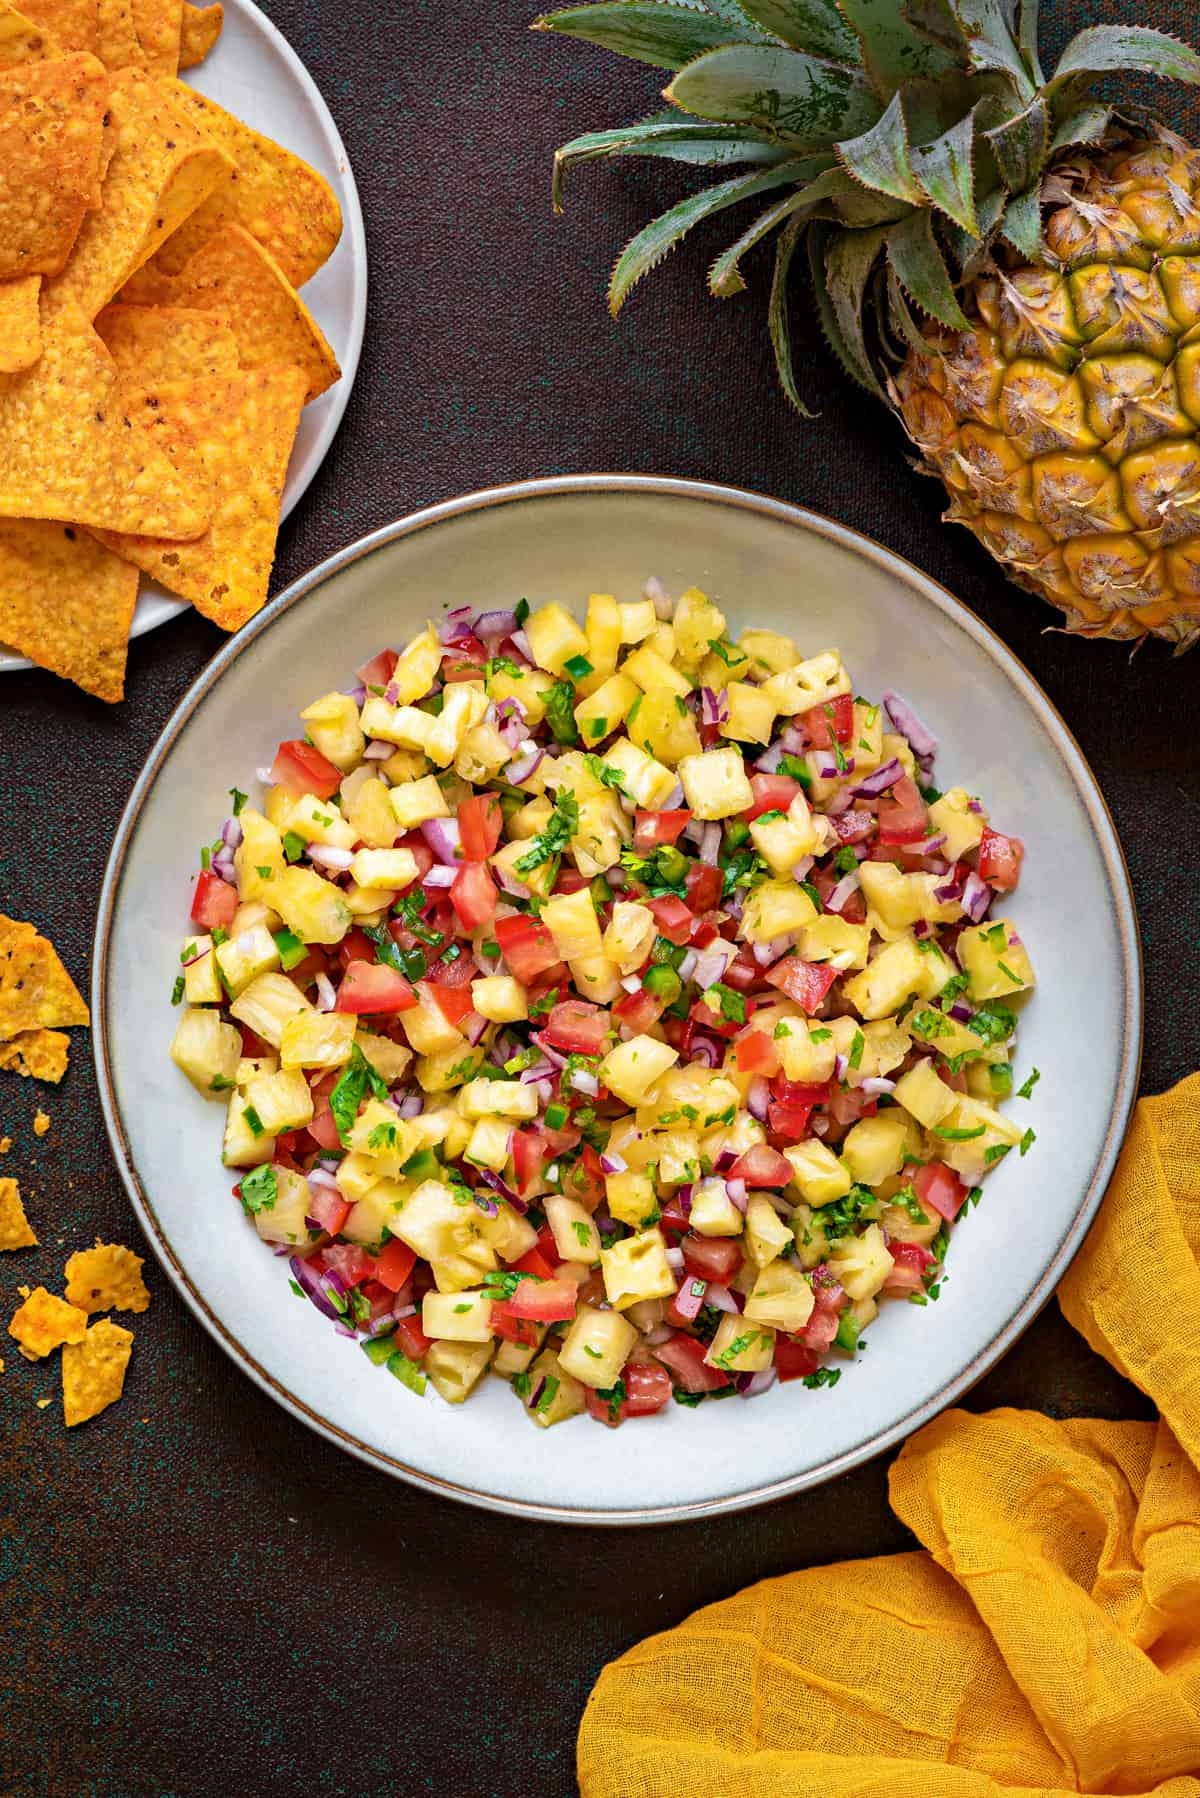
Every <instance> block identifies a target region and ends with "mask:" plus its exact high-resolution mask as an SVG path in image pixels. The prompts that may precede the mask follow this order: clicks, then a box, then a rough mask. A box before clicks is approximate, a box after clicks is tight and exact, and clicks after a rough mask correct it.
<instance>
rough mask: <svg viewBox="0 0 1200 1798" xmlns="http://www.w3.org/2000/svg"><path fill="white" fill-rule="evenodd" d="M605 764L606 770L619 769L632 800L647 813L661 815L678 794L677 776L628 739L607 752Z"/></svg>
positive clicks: (619, 739) (620, 738)
mask: <svg viewBox="0 0 1200 1798" xmlns="http://www.w3.org/2000/svg"><path fill="white" fill-rule="evenodd" d="M604 763H605V766H606V767H609V768H615V769H616V771H617V773H618V774H619V775H620V776H621V785H622V786H623V788H624V790H625V791H626V792H627V793H628V795H629V797H630V798H631V799H632V800H634V801H635V803H636V804H638V805H640V806H644V807H645V808H646V809H647V810H648V811H652V812H656V811H661V809H662V807H663V806H664V805H665V804H666V802H667V800H668V799H669V798H670V797H671V794H672V793H673V792H674V791H675V786H676V781H675V776H674V774H673V773H672V772H671V770H670V768H667V767H665V766H664V765H663V763H662V762H658V761H655V759H654V757H653V756H649V755H647V754H646V752H645V750H644V749H639V748H638V746H637V744H636V743H631V742H630V740H629V738H628V737H618V738H617V740H616V742H615V743H613V744H611V745H610V747H609V748H608V749H606V750H605V752H604Z"/></svg>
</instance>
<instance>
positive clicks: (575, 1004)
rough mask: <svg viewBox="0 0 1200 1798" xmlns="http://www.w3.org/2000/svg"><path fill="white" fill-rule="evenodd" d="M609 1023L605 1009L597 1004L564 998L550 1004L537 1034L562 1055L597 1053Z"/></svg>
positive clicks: (602, 1046)
mask: <svg viewBox="0 0 1200 1798" xmlns="http://www.w3.org/2000/svg"><path fill="white" fill-rule="evenodd" d="M610 1024H611V1019H610V1017H609V1014H608V1012H607V1011H604V1010H602V1009H601V1007H600V1006H598V1005H589V1004H588V1003H587V1001H586V1000H584V999H566V1000H564V1001H563V1003H562V1004H561V1005H556V1006H555V1007H554V1009H553V1011H552V1012H551V1013H550V1018H549V1021H548V1023H547V1024H546V1027H545V1029H544V1030H543V1031H542V1033H541V1034H542V1037H543V1038H544V1039H545V1041H546V1042H548V1043H549V1044H550V1047H551V1048H552V1049H558V1050H560V1051H561V1053H562V1054H563V1055H599V1054H600V1052H601V1050H602V1049H603V1048H604V1041H605V1038H606V1036H607V1035H608V1031H609V1026H610Z"/></svg>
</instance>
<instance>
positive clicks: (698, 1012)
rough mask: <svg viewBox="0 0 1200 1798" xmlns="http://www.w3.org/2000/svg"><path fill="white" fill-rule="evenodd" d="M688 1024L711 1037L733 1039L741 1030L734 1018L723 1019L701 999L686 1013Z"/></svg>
mask: <svg viewBox="0 0 1200 1798" xmlns="http://www.w3.org/2000/svg"><path fill="white" fill-rule="evenodd" d="M688 1022H689V1023H691V1024H694V1025H695V1027H696V1029H697V1030H702V1031H705V1032H707V1033H709V1034H710V1035H712V1036H723V1037H734V1036H736V1035H737V1033H738V1031H739V1030H740V1029H741V1028H742V1026H741V1025H740V1024H739V1023H738V1022H737V1020H736V1018H726V1017H723V1016H722V1015H721V1013H720V1012H719V1011H714V1010H713V1008H712V1006H711V1005H706V1004H705V1002H704V1000H703V999H697V1000H696V1001H695V1002H694V1004H693V1005H692V1009H691V1010H690V1011H689V1012H688Z"/></svg>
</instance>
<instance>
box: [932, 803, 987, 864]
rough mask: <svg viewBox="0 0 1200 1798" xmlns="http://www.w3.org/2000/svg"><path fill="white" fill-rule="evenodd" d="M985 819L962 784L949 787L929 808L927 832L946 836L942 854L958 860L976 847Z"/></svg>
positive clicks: (978, 805)
mask: <svg viewBox="0 0 1200 1798" xmlns="http://www.w3.org/2000/svg"><path fill="white" fill-rule="evenodd" d="M972 805H974V807H975V810H974V811H972V809H971V807H972ZM987 821H988V818H987V813H986V811H985V810H984V809H983V806H982V805H981V804H980V803H979V801H978V799H972V796H971V794H970V793H968V792H967V790H966V788H965V787H951V788H950V791H949V792H948V793H943V794H942V796H941V798H940V799H936V800H935V801H934V803H933V804H932V805H931V806H930V808H929V826H930V834H931V835H932V834H934V833H935V832H936V833H937V835H938V836H944V837H945V839H946V841H945V844H944V845H943V848H942V854H943V855H944V856H945V858H946V860H947V861H948V862H960V861H962V859H963V857H964V856H965V855H966V854H967V852H968V850H970V849H977V848H978V847H979V844H980V843H981V842H982V840H983V827H984V825H985V824H986V823H987Z"/></svg>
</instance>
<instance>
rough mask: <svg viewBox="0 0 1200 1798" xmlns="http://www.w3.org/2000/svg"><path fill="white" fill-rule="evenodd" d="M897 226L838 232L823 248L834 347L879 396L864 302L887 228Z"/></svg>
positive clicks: (861, 381)
mask: <svg viewBox="0 0 1200 1798" xmlns="http://www.w3.org/2000/svg"><path fill="white" fill-rule="evenodd" d="M899 228H900V227H899V226H897V225H892V226H890V227H887V226H884V225H876V226H875V228H874V229H873V230H870V231H837V232H835V233H834V234H833V236H832V237H830V238H829V240H828V243H827V245H826V248H825V286H826V289H827V291H828V294H829V298H830V301H831V303H832V306H833V316H834V320H835V323H836V326H837V342H836V343H835V344H834V348H835V349H836V350H837V352H838V354H839V356H840V357H841V359H842V361H843V362H844V364H845V366H846V368H847V369H848V371H849V372H850V373H851V374H852V375H853V376H854V379H855V380H856V381H857V382H858V383H859V385H860V386H861V387H865V388H866V389H867V391H868V393H873V394H875V396H876V398H878V399H883V397H884V393H883V389H882V387H881V386H880V385H879V380H878V377H877V376H876V373H875V370H874V368H873V367H872V366H871V355H870V351H869V350H868V349H867V344H866V339H865V337H864V335H863V301H864V298H865V296H866V291H867V283H868V281H869V280H870V278H871V271H872V269H873V268H874V267H875V264H876V262H877V260H878V258H879V252H880V251H881V250H882V249H883V247H884V243H885V242H886V239H887V235H888V231H889V229H890V230H893V231H895V230H898V229H899Z"/></svg>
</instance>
